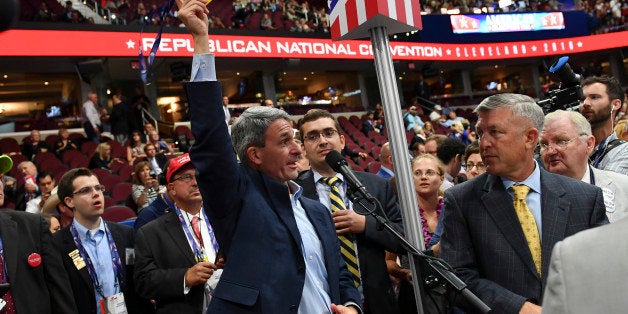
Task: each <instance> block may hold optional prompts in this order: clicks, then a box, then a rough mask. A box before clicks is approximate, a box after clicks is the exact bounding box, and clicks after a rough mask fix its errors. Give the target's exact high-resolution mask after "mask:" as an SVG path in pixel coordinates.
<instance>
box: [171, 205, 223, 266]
mask: <svg viewBox="0 0 628 314" xmlns="http://www.w3.org/2000/svg"><path fill="white" fill-rule="evenodd" d="M174 210H175V211H176V212H177V216H178V217H179V221H180V222H181V226H182V227H183V232H185V236H186V238H187V239H188V242H189V243H190V244H191V245H192V251H193V253H194V258H195V259H196V262H197V263H198V262H203V261H207V256H206V255H205V248H202V247H201V248H199V245H198V244H197V240H195V237H193V236H192V233H190V229H189V228H188V225H187V223H186V222H185V219H183V213H182V212H181V209H180V208H179V206H177V204H174ZM201 213H202V215H203V219H205V224H206V225H207V231H208V232H209V237H210V238H211V242H212V246H213V247H214V251H215V252H216V254H218V241H216V237H215V236H214V229H213V228H212V226H211V224H210V223H209V219H207V215H206V214H205V210H203V207H201Z"/></svg>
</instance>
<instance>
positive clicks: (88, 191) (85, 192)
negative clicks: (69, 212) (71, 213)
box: [71, 184, 105, 196]
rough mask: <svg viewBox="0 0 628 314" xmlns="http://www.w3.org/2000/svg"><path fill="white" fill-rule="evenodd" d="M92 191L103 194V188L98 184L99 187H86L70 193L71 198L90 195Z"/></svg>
mask: <svg viewBox="0 0 628 314" xmlns="http://www.w3.org/2000/svg"><path fill="white" fill-rule="evenodd" d="M94 191H96V192H101V193H104V192H105V186H104V185H102V184H100V185H94V186H86V187H84V188H82V189H80V190H78V191H76V192H72V195H71V196H77V195H88V194H89V195H92V194H93V193H94Z"/></svg>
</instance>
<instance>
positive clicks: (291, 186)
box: [288, 180, 303, 200]
mask: <svg viewBox="0 0 628 314" xmlns="http://www.w3.org/2000/svg"><path fill="white" fill-rule="evenodd" d="M288 190H289V191H290V195H292V196H294V199H295V200H298V199H299V198H300V197H301V194H302V193H303V188H302V187H301V186H300V185H298V184H297V183H296V182H294V181H292V180H290V181H288Z"/></svg>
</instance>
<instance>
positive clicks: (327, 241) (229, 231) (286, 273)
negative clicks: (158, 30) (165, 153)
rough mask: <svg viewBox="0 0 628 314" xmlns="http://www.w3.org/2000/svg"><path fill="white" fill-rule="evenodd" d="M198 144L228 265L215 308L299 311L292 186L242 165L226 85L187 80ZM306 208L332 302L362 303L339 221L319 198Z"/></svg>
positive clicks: (197, 157) (203, 182) (196, 155)
mask: <svg viewBox="0 0 628 314" xmlns="http://www.w3.org/2000/svg"><path fill="white" fill-rule="evenodd" d="M184 89H185V91H186V93H187V99H188V103H189V104H190V105H189V108H190V117H191V124H192V133H194V137H195V138H196V143H195V145H194V146H193V147H192V149H191V151H190V155H191V157H192V162H193V163H194V165H195V166H196V169H197V170H198V172H199V174H200V175H199V176H198V177H197V178H198V180H199V187H200V189H201V193H202V195H203V199H205V200H210V201H208V202H207V203H206V204H205V206H206V207H205V211H206V212H207V216H208V217H209V220H210V221H211V223H212V226H213V227H214V231H215V234H216V238H217V239H218V243H219V245H220V250H221V251H222V252H223V256H224V257H225V269H224V271H223V273H222V276H221V278H220V282H219V283H218V286H217V287H216V290H215V291H214V296H213V298H212V301H211V303H210V304H209V308H208V310H207V312H208V313H287V312H291V311H292V312H294V311H296V310H297V309H298V306H299V303H300V300H301V296H302V291H303V285H304V282H305V262H304V257H303V254H302V250H301V235H300V233H299V230H298V228H297V224H296V219H295V217H294V212H293V210H292V205H291V200H290V196H289V191H288V188H287V187H286V185H285V184H284V183H282V182H279V181H276V180H274V179H272V178H270V177H268V176H266V175H264V174H262V173H261V172H258V171H256V170H253V169H251V168H249V167H246V166H239V165H238V163H237V161H236V157H235V154H234V151H233V146H232V143H231V138H230V136H229V133H228V131H227V125H226V124H225V123H223V122H222V121H224V113H223V111H222V93H221V85H220V83H218V82H195V83H187V84H184ZM301 205H302V206H303V208H304V209H305V212H306V213H307V215H308V218H309V219H310V222H311V223H312V225H313V226H314V229H315V230H316V232H317V234H318V237H319V239H320V240H321V243H322V253H323V256H324V260H325V267H326V270H327V283H328V284H329V288H330V297H331V301H332V302H334V303H336V304H344V303H346V302H349V301H352V302H355V303H356V304H360V295H359V293H358V291H357V289H356V288H355V287H354V286H353V283H352V281H351V276H350V274H349V271H348V270H347V269H346V266H345V264H344V262H343V260H342V257H341V256H340V247H339V244H338V239H337V237H336V235H335V231H334V227H333V223H332V220H331V218H330V216H329V214H328V213H327V210H326V209H325V208H324V207H323V206H321V205H320V203H318V202H314V201H311V200H308V199H307V198H304V197H302V198H301Z"/></svg>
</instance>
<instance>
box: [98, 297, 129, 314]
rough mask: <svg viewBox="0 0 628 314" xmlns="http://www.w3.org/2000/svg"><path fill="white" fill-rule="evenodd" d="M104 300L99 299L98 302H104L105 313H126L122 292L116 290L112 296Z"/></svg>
mask: <svg viewBox="0 0 628 314" xmlns="http://www.w3.org/2000/svg"><path fill="white" fill-rule="evenodd" d="M105 299H106V301H105V300H100V302H104V303H105V304H104V306H105V313H106V314H127V310H126V304H125V303H124V294H122V292H118V293H116V294H114V295H112V296H108V297H106V298H105Z"/></svg>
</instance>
